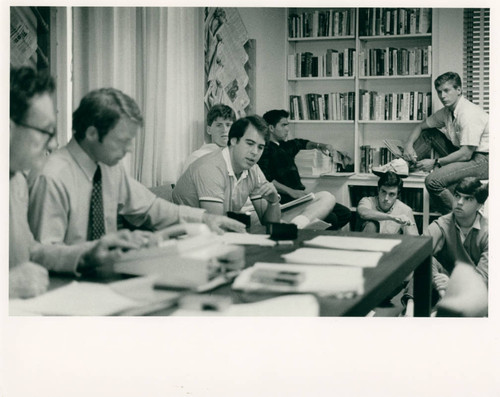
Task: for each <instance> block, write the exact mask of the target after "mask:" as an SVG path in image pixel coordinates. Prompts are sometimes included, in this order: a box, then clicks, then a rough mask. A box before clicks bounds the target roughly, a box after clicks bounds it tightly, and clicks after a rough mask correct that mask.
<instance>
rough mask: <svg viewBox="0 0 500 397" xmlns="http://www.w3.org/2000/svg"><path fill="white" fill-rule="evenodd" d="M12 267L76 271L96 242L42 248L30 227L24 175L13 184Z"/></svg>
mask: <svg viewBox="0 0 500 397" xmlns="http://www.w3.org/2000/svg"><path fill="white" fill-rule="evenodd" d="M9 185H10V186H9V187H10V192H9V196H10V201H9V226H10V227H9V267H13V266H17V265H20V264H22V263H25V262H28V261H31V262H35V263H38V264H40V265H42V266H44V267H46V268H47V269H48V270H53V271H58V272H64V271H68V272H75V270H76V267H77V265H78V261H79V260H80V257H81V255H82V254H83V253H85V252H87V251H88V250H89V249H91V248H92V247H93V245H94V244H95V243H91V242H89V243H84V244H79V245H74V246H66V245H56V244H54V245H42V244H40V243H38V242H37V241H36V240H35V239H34V238H33V234H32V233H31V230H30V228H29V225H28V185H27V182H26V178H25V177H24V175H23V174H21V173H20V172H17V173H15V174H13V175H12V176H11V177H10V181H9Z"/></svg>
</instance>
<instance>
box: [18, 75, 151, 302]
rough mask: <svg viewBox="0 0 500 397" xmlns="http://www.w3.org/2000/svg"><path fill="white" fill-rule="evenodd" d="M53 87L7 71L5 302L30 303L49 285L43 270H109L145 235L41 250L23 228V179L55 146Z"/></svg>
mask: <svg viewBox="0 0 500 397" xmlns="http://www.w3.org/2000/svg"><path fill="white" fill-rule="evenodd" d="M54 89H55V84H54V80H53V79H52V77H50V76H49V75H48V74H44V73H40V74H38V73H37V72H35V70H33V69H31V68H29V67H21V68H18V69H12V70H11V71H10V158H9V179H10V180H9V185H10V190H9V196H10V200H9V297H10V298H31V297H33V296H36V295H39V294H41V293H43V292H45V291H46V290H47V288H48V286H49V277H48V271H47V269H48V270H55V271H58V270H61V269H64V268H65V267H68V266H72V269H73V270H74V269H79V268H81V267H88V266H93V267H102V266H111V265H112V264H113V263H114V262H115V261H116V260H117V259H119V257H120V255H121V250H120V248H121V249H133V248H139V247H140V245H141V240H143V239H144V238H147V237H148V236H147V234H146V233H131V232H129V231H128V230H124V231H120V232H118V233H113V234H108V235H106V236H104V237H102V238H101V239H99V240H98V241H94V242H93V243H90V244H87V243H84V244H78V245H74V246H71V247H69V246H64V245H50V244H48V245H42V244H40V243H39V242H37V241H36V240H35V239H34V238H33V234H32V233H31V231H30V228H29V225H28V215H27V214H28V186H27V182H26V178H25V176H24V174H25V173H26V172H28V171H32V170H36V169H38V168H39V167H41V165H42V164H43V162H44V161H45V159H46V158H47V157H46V156H47V153H48V152H51V151H52V150H54V149H55V148H56V146H57V137H56V132H55V126H56V115H55V111H54V104H53V101H52V97H51V95H52V93H53V92H54Z"/></svg>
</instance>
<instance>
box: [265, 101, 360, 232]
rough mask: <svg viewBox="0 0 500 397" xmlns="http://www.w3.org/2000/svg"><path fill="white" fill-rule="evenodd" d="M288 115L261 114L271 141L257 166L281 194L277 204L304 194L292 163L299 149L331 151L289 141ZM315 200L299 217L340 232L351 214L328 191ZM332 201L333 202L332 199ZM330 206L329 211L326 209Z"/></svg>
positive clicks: (277, 112)
mask: <svg viewBox="0 0 500 397" xmlns="http://www.w3.org/2000/svg"><path fill="white" fill-rule="evenodd" d="M288 116H289V113H288V112H287V111H286V110H270V111H268V112H267V113H265V114H264V119H265V120H266V121H267V123H268V124H269V131H270V133H271V139H270V141H269V143H268V144H267V145H266V148H265V149H264V153H263V154H262V157H261V158H260V160H259V166H260V168H261V169H262V172H264V175H265V176H266V178H267V180H268V181H271V182H272V183H273V184H274V186H276V189H277V190H278V192H279V193H280V195H281V203H282V204H284V203H287V202H289V201H292V200H295V199H297V198H299V197H302V196H304V195H306V194H307V191H306V188H305V186H304V185H303V184H302V182H301V179H300V175H299V171H298V169H297V166H296V164H295V156H296V155H297V153H298V152H299V151H300V150H303V149H319V150H321V151H322V152H323V153H325V154H326V153H328V154H331V153H333V152H334V149H333V147H332V146H331V145H329V144H324V143H316V142H312V141H309V140H306V139H290V140H288V141H287V140H286V138H287V137H288ZM314 195H315V200H314V201H312V202H311V203H310V204H309V205H308V206H307V207H306V208H305V209H304V211H303V212H302V215H303V216H305V217H306V218H308V219H309V221H312V220H313V219H311V218H319V219H322V220H324V221H325V222H328V223H330V224H331V225H332V226H331V229H340V228H342V227H343V226H344V225H346V224H347V223H348V222H349V221H350V219H351V211H350V210H349V208H347V207H345V206H343V205H342V204H339V203H336V202H335V197H334V196H333V195H332V194H331V193H329V192H325V191H322V192H317V193H316V192H315V193H314ZM332 198H333V200H332ZM329 206H330V208H328V207H329Z"/></svg>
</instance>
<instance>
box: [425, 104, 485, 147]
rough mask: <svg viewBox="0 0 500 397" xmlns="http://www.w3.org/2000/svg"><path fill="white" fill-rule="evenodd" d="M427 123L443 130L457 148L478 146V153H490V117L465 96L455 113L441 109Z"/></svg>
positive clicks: (447, 109)
mask: <svg viewBox="0 0 500 397" xmlns="http://www.w3.org/2000/svg"><path fill="white" fill-rule="evenodd" d="M426 123H427V125H428V126H429V127H431V128H439V129H441V131H442V132H443V134H444V135H445V136H446V137H447V138H448V139H449V140H450V141H451V143H453V145H455V146H456V147H460V146H476V150H475V151H476V152H482V153H489V135H490V133H489V115H488V113H486V112H485V111H484V110H483V109H482V108H481V107H480V106H478V105H475V104H473V103H472V102H470V101H468V100H467V99H466V98H464V97H463V96H461V97H460V98H459V99H458V102H457V106H456V107H455V110H454V111H451V110H450V109H449V108H447V107H444V108H441V109H439V110H438V111H437V112H436V113H434V114H432V115H431V116H429V117H428V118H427V120H426Z"/></svg>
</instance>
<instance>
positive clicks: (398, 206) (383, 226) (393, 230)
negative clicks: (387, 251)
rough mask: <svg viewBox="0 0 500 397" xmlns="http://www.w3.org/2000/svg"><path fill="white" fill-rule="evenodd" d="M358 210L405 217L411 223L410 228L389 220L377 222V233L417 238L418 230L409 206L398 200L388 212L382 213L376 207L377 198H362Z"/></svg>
mask: <svg viewBox="0 0 500 397" xmlns="http://www.w3.org/2000/svg"><path fill="white" fill-rule="evenodd" d="M359 208H367V209H370V210H375V211H379V212H384V213H386V214H391V215H394V216H398V215H405V216H407V217H408V218H409V219H410V221H411V223H412V224H411V225H410V226H403V225H401V224H399V223H397V222H394V221H389V220H387V221H377V222H378V223H379V225H380V230H379V233H381V234H399V233H403V234H409V235H413V236H418V229H417V226H416V225H415V218H414V217H413V211H412V209H411V208H410V207H409V206H407V205H406V204H405V203H403V202H402V201H400V200H399V199H396V201H395V202H394V204H393V205H392V207H391V208H390V209H389V211H383V210H382V209H381V208H380V207H379V205H378V197H377V196H371V197H363V198H362V199H361V200H360V202H359V204H358V211H359Z"/></svg>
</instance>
